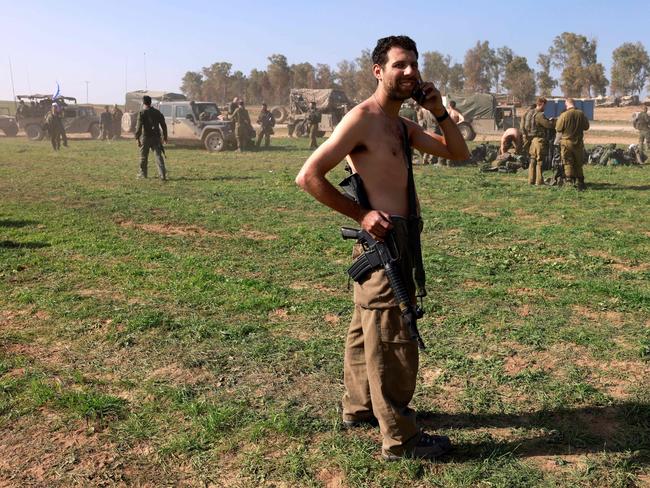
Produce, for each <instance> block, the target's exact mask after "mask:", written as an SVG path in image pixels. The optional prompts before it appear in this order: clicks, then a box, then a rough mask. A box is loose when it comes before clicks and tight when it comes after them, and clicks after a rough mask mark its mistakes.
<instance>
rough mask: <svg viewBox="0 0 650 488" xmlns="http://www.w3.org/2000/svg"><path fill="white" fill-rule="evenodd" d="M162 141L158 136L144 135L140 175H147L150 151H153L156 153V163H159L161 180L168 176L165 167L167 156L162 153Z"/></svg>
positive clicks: (141, 148) (141, 147)
mask: <svg viewBox="0 0 650 488" xmlns="http://www.w3.org/2000/svg"><path fill="white" fill-rule="evenodd" d="M162 149H163V147H162V143H161V142H160V139H158V138H157V137H143V138H142V145H141V146H140V176H142V177H144V178H146V177H147V166H148V165H149V151H150V150H151V151H153V152H154V154H155V155H156V163H157V164H158V176H159V177H160V179H161V180H164V179H165V178H167V170H166V169H165V158H163V154H162Z"/></svg>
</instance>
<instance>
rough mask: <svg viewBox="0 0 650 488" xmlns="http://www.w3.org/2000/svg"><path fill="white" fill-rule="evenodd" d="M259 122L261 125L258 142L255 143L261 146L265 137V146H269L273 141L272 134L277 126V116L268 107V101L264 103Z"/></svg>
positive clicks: (258, 118)
mask: <svg viewBox="0 0 650 488" xmlns="http://www.w3.org/2000/svg"><path fill="white" fill-rule="evenodd" d="M257 123H258V124H259V125H260V128H259V131H258V132H257V142H256V143H255V146H256V147H258V148H259V147H260V143H261V142H262V138H264V147H269V144H270V143H271V134H273V127H274V126H275V117H274V116H273V114H272V113H271V112H270V111H269V110H268V109H267V105H266V103H263V104H262V111H261V112H260V115H259V116H258V117H257Z"/></svg>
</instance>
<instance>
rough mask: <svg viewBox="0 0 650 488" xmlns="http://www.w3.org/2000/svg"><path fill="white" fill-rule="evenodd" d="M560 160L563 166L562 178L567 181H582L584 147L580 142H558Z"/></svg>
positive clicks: (563, 140)
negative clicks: (564, 177) (565, 178)
mask: <svg viewBox="0 0 650 488" xmlns="http://www.w3.org/2000/svg"><path fill="white" fill-rule="evenodd" d="M560 158H561V159H562V164H563V165H564V176H566V177H567V178H568V179H576V180H578V181H582V180H584V178H585V176H584V173H583V171H582V167H583V166H584V164H585V146H584V144H583V143H582V142H578V143H574V142H572V141H569V140H565V139H562V140H561V141H560Z"/></svg>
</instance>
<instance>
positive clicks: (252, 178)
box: [168, 176, 260, 181]
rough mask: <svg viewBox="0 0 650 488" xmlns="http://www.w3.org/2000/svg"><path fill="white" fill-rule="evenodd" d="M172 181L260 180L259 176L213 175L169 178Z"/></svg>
mask: <svg viewBox="0 0 650 488" xmlns="http://www.w3.org/2000/svg"><path fill="white" fill-rule="evenodd" d="M168 179H169V180H170V181H246V180H259V179H260V177H259V176H213V177H205V178H201V177H193V176H179V177H178V178H168Z"/></svg>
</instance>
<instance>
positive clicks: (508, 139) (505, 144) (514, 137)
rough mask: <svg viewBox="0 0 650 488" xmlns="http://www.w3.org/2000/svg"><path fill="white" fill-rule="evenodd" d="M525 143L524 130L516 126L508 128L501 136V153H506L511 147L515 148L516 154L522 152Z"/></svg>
mask: <svg viewBox="0 0 650 488" xmlns="http://www.w3.org/2000/svg"><path fill="white" fill-rule="evenodd" d="M523 144H524V138H523V134H522V132H521V131H520V130H519V129H517V128H516V127H511V128H510V129H506V131H505V132H504V133H503V135H502V136H501V147H500V148H499V155H501V154H505V153H506V152H508V150H510V149H514V150H515V154H521V149H522V147H523Z"/></svg>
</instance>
